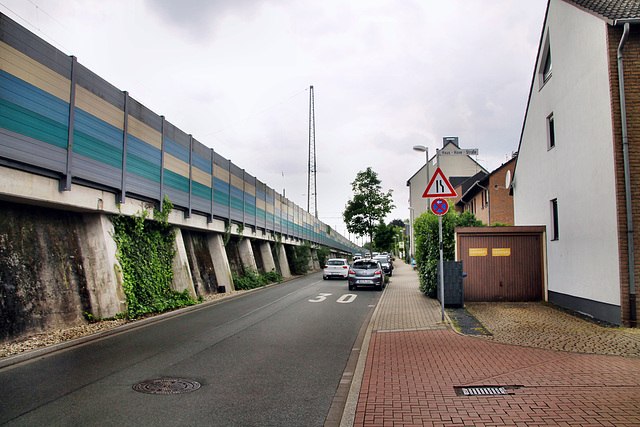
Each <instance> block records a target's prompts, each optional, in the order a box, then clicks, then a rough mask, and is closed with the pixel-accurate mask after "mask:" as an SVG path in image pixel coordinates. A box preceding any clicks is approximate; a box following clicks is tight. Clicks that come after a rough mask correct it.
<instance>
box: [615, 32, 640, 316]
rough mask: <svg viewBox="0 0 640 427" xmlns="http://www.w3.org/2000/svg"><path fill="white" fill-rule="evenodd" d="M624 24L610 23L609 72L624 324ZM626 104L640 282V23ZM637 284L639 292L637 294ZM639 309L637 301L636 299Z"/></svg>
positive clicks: (632, 44) (633, 35)
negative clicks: (621, 72) (621, 93)
mask: <svg viewBox="0 0 640 427" xmlns="http://www.w3.org/2000/svg"><path fill="white" fill-rule="evenodd" d="M622 30H623V29H622V27H612V26H609V31H608V38H609V40H608V42H609V75H610V81H611V102H612V118H613V144H614V147H613V149H614V158H615V160H614V162H615V164H614V167H615V171H616V188H615V190H616V198H617V211H618V236H619V244H618V253H619V257H620V294H621V305H622V324H623V325H625V326H630V321H631V319H630V313H631V304H630V296H629V264H628V261H629V247H628V239H627V213H626V206H627V205H626V196H625V184H624V161H623V148H622V147H623V145H622V121H621V115H620V96H619V91H618V64H617V49H618V45H619V43H620V39H621V37H622ZM623 59H624V84H625V99H626V102H625V105H626V109H627V114H626V117H627V129H628V137H629V158H630V162H629V163H630V176H631V193H632V207H633V223H634V224H633V228H634V233H633V235H634V237H633V239H634V248H635V250H634V252H635V257H634V262H635V276H636V281H640V26H631V32H630V35H629V39H628V40H627V42H626V44H625V46H624V50H623ZM637 285H638V284H637V283H636V293H637ZM635 306H636V312H637V301H636V304H635Z"/></svg>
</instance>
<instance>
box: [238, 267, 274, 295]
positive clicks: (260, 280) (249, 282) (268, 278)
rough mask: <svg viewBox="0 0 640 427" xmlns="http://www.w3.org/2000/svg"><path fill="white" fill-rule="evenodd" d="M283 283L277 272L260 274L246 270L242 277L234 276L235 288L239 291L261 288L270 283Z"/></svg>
mask: <svg viewBox="0 0 640 427" xmlns="http://www.w3.org/2000/svg"><path fill="white" fill-rule="evenodd" d="M281 281H282V276H281V275H280V273H279V272H278V271H276V270H271V271H269V272H267V273H263V274H260V273H258V272H257V271H255V270H245V272H244V274H243V275H242V276H238V275H235V274H234V275H233V286H234V287H235V288H236V290H239V291H248V290H249V289H255V288H260V287H262V286H266V285H268V284H270V283H278V282H281Z"/></svg>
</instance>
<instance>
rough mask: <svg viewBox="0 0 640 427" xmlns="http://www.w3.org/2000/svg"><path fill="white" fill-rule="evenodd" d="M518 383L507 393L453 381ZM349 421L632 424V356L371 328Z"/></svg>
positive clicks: (636, 384)
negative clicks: (475, 391) (470, 389)
mask: <svg viewBox="0 0 640 427" xmlns="http://www.w3.org/2000/svg"><path fill="white" fill-rule="evenodd" d="M495 385H500V386H503V385H520V386H522V388H519V389H516V390H510V393H511V394H510V395H507V396H473V397H458V396H456V393H455V390H454V387H455V386H495ZM354 425H355V426H504V425H518V426H520V425H521V426H547V425H555V426H639V425H640V358H624V357H618V356H603V355H589V354H578V353H566V352H557V351H552V350H544V349H534V348H527V347H519V346H510V345H503V344H496V343H491V342H486V341H482V340H478V339H474V338H469V337H465V336H461V335H458V334H456V333H454V332H453V331H451V330H424V331H409V332H374V333H373V334H372V335H371V342H370V347H369V351H368V353H367V362H366V367H365V371H364V377H363V380H362V385H361V388H360V395H359V400H358V405H357V408H356V414H355V422H354Z"/></svg>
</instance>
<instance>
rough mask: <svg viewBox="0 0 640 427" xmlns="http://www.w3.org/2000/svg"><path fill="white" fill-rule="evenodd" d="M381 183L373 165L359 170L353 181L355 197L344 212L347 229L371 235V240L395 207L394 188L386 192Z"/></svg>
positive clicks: (363, 234)
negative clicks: (372, 167) (377, 228)
mask: <svg viewBox="0 0 640 427" xmlns="http://www.w3.org/2000/svg"><path fill="white" fill-rule="evenodd" d="M380 183H381V181H380V180H379V179H378V174H377V173H375V172H374V171H373V169H371V167H368V168H367V170H365V171H364V172H363V171H360V172H358V174H357V175H356V179H355V180H354V181H353V182H352V183H351V188H352V189H353V198H352V199H350V200H349V201H348V202H347V206H346V208H345V210H344V212H343V213H342V217H343V219H344V222H345V224H346V225H347V230H348V231H349V232H350V233H354V234H357V235H360V236H369V238H370V241H371V242H373V233H374V232H375V231H376V227H378V225H379V224H380V223H381V222H382V221H383V220H384V218H385V216H387V214H388V213H389V212H391V209H393V208H395V206H394V205H393V198H392V193H393V190H389V191H388V192H386V193H384V192H383V191H382V186H381V185H380Z"/></svg>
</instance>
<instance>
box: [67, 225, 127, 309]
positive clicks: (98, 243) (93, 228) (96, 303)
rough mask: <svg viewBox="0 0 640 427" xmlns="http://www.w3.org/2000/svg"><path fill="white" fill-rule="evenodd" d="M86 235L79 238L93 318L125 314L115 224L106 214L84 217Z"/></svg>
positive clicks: (84, 232) (124, 299)
mask: <svg viewBox="0 0 640 427" xmlns="http://www.w3.org/2000/svg"><path fill="white" fill-rule="evenodd" d="M83 222H84V230H78V231H79V232H83V234H84V236H83V237H82V238H80V239H79V241H80V245H81V250H82V255H83V264H84V271H85V275H86V279H87V288H88V289H89V294H90V298H91V307H92V308H93V313H92V314H93V315H94V316H96V317H112V316H115V315H116V314H118V313H122V312H123V311H125V309H126V307H127V305H126V297H125V295H124V291H123V289H122V269H121V268H120V263H119V262H118V259H117V258H116V251H117V246H116V242H115V241H114V240H113V237H112V236H113V224H112V223H111V221H109V218H108V217H107V215H104V214H84V215H83Z"/></svg>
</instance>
